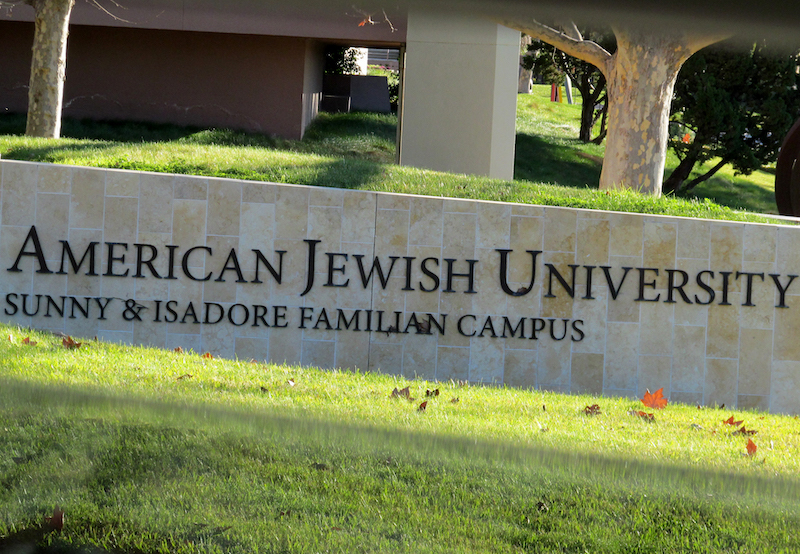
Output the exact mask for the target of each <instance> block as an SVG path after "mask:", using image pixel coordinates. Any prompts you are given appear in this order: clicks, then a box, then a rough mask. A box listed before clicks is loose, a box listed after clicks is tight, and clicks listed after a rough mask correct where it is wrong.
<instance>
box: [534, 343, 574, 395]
mask: <svg viewBox="0 0 800 554" xmlns="http://www.w3.org/2000/svg"><path fill="white" fill-rule="evenodd" d="M571 361H572V360H571V352H570V342H569V341H568V340H561V341H554V340H552V339H551V338H550V337H549V336H548V337H547V338H546V339H543V340H540V341H539V349H538V351H537V366H536V369H537V376H536V383H537V385H538V386H539V387H540V388H541V387H545V386H547V387H552V386H554V385H556V386H563V387H569V383H570V363H571Z"/></svg>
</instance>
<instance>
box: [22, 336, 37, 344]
mask: <svg viewBox="0 0 800 554" xmlns="http://www.w3.org/2000/svg"><path fill="white" fill-rule="evenodd" d="M22 344H27V345H28V346H36V345H37V344H39V343H38V342H36V341H35V340H31V339H30V337H25V338H24V339H22Z"/></svg>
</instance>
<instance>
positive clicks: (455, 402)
mask: <svg viewBox="0 0 800 554" xmlns="http://www.w3.org/2000/svg"><path fill="white" fill-rule="evenodd" d="M459 402H461V400H460V399H459V398H458V397H457V396H454V397H453V398H451V399H450V403H451V404H458V403H459Z"/></svg>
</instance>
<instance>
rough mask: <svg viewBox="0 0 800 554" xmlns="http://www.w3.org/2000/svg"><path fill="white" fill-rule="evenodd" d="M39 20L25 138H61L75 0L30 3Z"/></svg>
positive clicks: (35, 39) (30, 1) (34, 42)
mask: <svg viewBox="0 0 800 554" xmlns="http://www.w3.org/2000/svg"><path fill="white" fill-rule="evenodd" d="M27 3H28V4H30V5H31V6H32V7H33V9H34V11H35V14H36V15H35V17H36V27H35V31H34V37H33V55H32V60H31V78H30V86H29V90H28V123H27V127H26V129H25V134H26V135H28V136H33V137H46V138H59V136H60V135H61V106H62V103H63V98H64V79H65V76H66V66H67V35H68V33H69V16H70V12H71V11H72V6H73V5H74V4H75V0H28V2H27Z"/></svg>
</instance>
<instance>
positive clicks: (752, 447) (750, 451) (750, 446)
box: [747, 439, 758, 456]
mask: <svg viewBox="0 0 800 554" xmlns="http://www.w3.org/2000/svg"><path fill="white" fill-rule="evenodd" d="M756 450H758V447H757V446H756V443H754V442H753V439H747V455H748V456H753V455H754V454H755V453H756Z"/></svg>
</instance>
